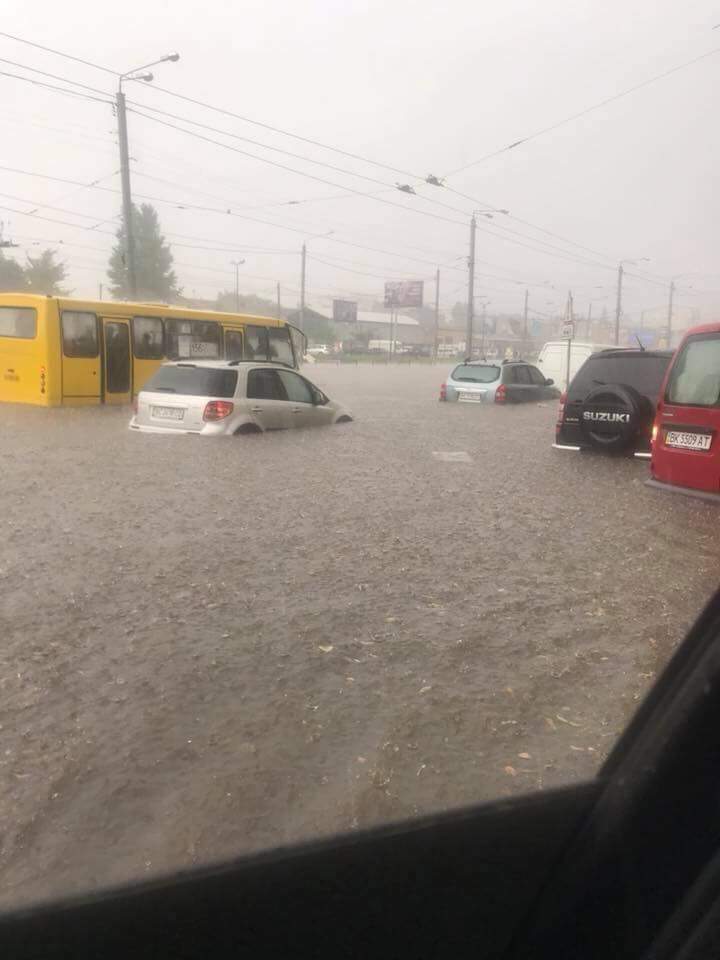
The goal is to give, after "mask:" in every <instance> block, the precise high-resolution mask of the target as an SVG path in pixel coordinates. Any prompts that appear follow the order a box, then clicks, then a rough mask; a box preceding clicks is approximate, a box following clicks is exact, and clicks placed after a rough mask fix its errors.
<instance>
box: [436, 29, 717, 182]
mask: <svg viewBox="0 0 720 960" xmlns="http://www.w3.org/2000/svg"><path fill="white" fill-rule="evenodd" d="M717 53H720V47H716V48H715V49H714V50H709V51H708V52H707V53H702V54H700V56H699V57H693V59H692V60H686V61H684V63H679V64H677V65H676V66H674V67H671V68H670V69H669V70H663V72H662V73H657V74H655V75H654V76H652V77H648V78H647V79H646V80H642V81H641V82H640V83H636V84H634V85H633V86H632V87H627V88H626V89H625V90H621V91H620V92H619V93H615V94H613V95H612V96H610V97H605V99H604V100H599V101H598V102H597V103H593V104H592V105H591V106H589V107H585V109H584V110H579V111H578V112H577V113H572V114H570V115H569V116H567V117H564V118H563V119H562V120H558V121H557V122H556V123H551V124H549V125H548V126H547V127H543V128H542V129H540V130H536V131H535V132H534V133H529V134H528V135H527V136H525V137H521V138H520V139H519V140H515V141H514V142H513V143H510V144H508V145H507V146H506V147H501V148H500V149H499V150H494V151H493V152H492V153H486V154H485V156H483V157H480V158H479V159H478V160H472V161H471V162H470V163H466V164H464V165H463V166H462V167H456V168H455V169H454V170H450V171H449V172H448V173H446V174H445V177H454V176H455V175H456V174H458V173H463V172H464V171H465V170H468V169H469V168H470V167H476V166H477V165H478V164H480V163H485V161H486V160H491V159H492V158H493V157H498V156H500V154H502V153H507V152H508V151H510V150H514V149H515V148H516V147H519V146H520V145H521V144H524V143H529V142H530V141H531V140H535V139H537V138H538V137H542V136H544V135H545V134H546V133H550V132H551V131H553V130H557V129H558V128H559V127H562V126H564V125H565V124H566V123H572V122H573V120H579V119H580V118H581V117H584V116H587V114H588V113H592V112H593V111H595V110H600V109H601V108H602V107H606V106H607V105H608V104H610V103H614V102H615V101H616V100H621V99H622V98H623V97H627V96H629V95H630V94H631V93H635V92H636V91H637V90H642V89H643V87H647V86H649V85H650V84H651V83H656V82H657V81H658V80H664V79H665V77H669V76H671V75H672V74H673V73H678V72H679V71H680V70H686V69H687V68H688V67H692V66H694V65H695V64H696V63H700V62H701V61H702V60H707V59H708V57H713V56H715V54H717Z"/></svg>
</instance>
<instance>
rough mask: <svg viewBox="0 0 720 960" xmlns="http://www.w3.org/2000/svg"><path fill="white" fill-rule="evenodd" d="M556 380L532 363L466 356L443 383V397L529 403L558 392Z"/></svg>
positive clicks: (552, 395)
mask: <svg viewBox="0 0 720 960" xmlns="http://www.w3.org/2000/svg"><path fill="white" fill-rule="evenodd" d="M559 392H560V391H559V390H557V389H556V388H555V386H554V385H553V381H552V380H550V379H548V378H547V377H544V376H543V374H542V373H541V372H540V371H539V370H538V368H537V367H534V366H533V365H532V364H531V363H525V362H524V361H523V360H505V361H503V362H502V363H489V362H488V361H487V360H466V361H464V362H463V363H459V364H458V365H457V366H456V367H455V368H454V369H453V371H452V372H451V373H450V375H449V376H448V378H447V380H446V381H445V383H443V384H442V385H441V387H440V399H441V400H448V401H456V402H459V403H464V402H467V403H528V402H530V401H532V400H537V401H542V400H550V399H553V398H555V397H557V396H558V395H559Z"/></svg>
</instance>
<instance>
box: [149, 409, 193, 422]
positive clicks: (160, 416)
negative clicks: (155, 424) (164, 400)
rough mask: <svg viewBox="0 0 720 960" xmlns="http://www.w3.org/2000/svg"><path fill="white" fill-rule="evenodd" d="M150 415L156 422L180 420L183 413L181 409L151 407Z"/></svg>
mask: <svg viewBox="0 0 720 960" xmlns="http://www.w3.org/2000/svg"><path fill="white" fill-rule="evenodd" d="M152 415H153V416H154V417H155V419H156V420H182V418H183V417H184V416H185V411H184V410H183V409H182V408H181V407H153V408H152Z"/></svg>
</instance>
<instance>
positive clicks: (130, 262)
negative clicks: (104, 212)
mask: <svg viewBox="0 0 720 960" xmlns="http://www.w3.org/2000/svg"><path fill="white" fill-rule="evenodd" d="M179 59H180V54H179V53H168V54H167V55H166V56H164V57H161V58H160V59H159V60H153V62H152V63H147V64H145V66H142V67H136V68H135V69H134V70H128V72H127V73H121V74H120V76H119V78H118V89H117V93H116V94H115V110H116V113H117V122H118V142H119V145H120V182H121V185H122V206H123V226H124V227H125V265H126V268H127V279H128V288H129V293H130V297H131V299H133V300H136V299H137V294H138V291H137V265H136V263H135V236H134V234H133V223H132V211H133V207H132V192H131V190H130V157H129V149H128V134H127V115H126V109H125V94H124V93H123V88H122V85H123V80H142V81H144V82H145V83H150V81H151V80H152V79H153V75H152V74H151V73H142V72H141V71H143V70H147V68H148V67H154V66H156V65H157V64H158V63H166V62H172V63H175V62H176V61H177V60H179Z"/></svg>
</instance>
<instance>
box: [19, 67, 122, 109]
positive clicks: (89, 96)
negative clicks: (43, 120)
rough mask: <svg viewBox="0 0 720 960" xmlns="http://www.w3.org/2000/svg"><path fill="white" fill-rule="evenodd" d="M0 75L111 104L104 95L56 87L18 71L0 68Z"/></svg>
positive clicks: (84, 98)
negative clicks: (98, 95)
mask: <svg viewBox="0 0 720 960" xmlns="http://www.w3.org/2000/svg"><path fill="white" fill-rule="evenodd" d="M0 76H2V77H11V78H12V79H13V80H24V81H25V83H31V84H33V86H35V87H44V88H45V89H47V90H54V91H55V92H56V93H64V94H66V95H67V96H70V97H75V98H76V99H79V100H95V101H97V103H104V104H106V105H108V106H110V105H112V101H111V100H109V99H107V98H104V97H94V96H91V95H90V94H89V93H81V92H80V91H79V90H69V89H68V88H67V87H58V86H57V85H56V84H53V83H45V82H44V81H43V80H35V79H34V78H33V77H23V76H21V75H20V74H18V73H9V72H8V71H7V70H0Z"/></svg>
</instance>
